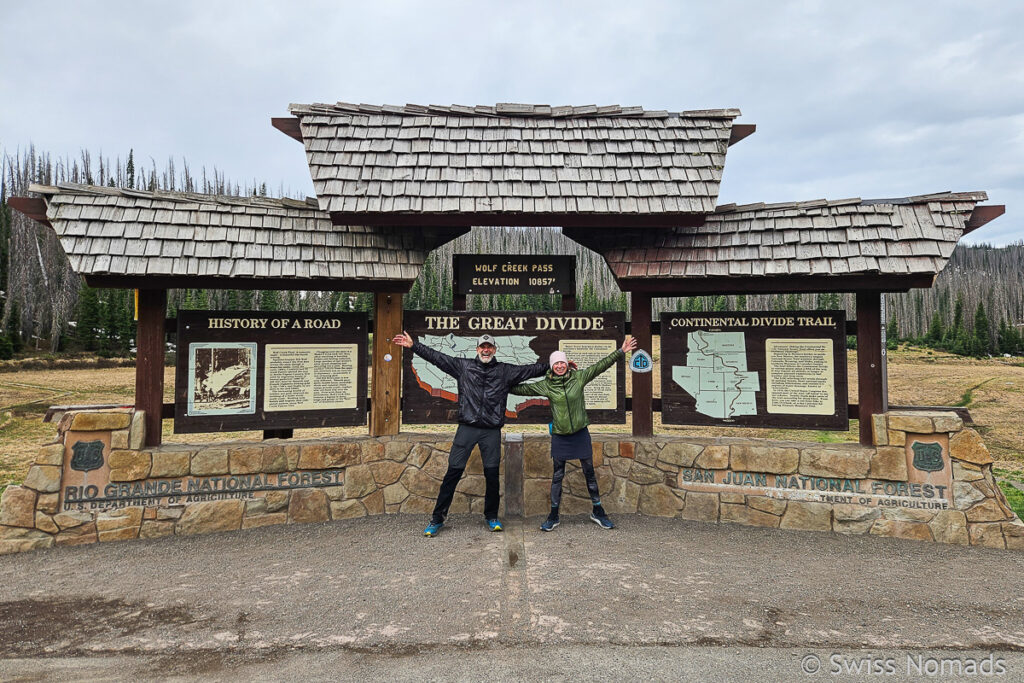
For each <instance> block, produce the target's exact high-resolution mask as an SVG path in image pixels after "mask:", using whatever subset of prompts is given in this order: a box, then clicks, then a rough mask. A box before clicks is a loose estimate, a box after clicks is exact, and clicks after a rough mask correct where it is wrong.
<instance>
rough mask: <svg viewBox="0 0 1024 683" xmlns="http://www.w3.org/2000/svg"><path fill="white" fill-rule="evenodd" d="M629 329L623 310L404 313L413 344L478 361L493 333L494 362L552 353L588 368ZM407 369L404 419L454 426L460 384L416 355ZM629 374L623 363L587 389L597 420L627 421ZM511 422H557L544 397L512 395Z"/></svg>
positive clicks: (522, 361) (540, 358)
mask: <svg viewBox="0 0 1024 683" xmlns="http://www.w3.org/2000/svg"><path fill="white" fill-rule="evenodd" d="M625 329H626V317H625V314H624V313H596V312H585V313H578V312H572V313H570V312H559V311H551V312H544V313H535V312H524V311H500V312H487V313H483V312H474V313H468V312H461V311H457V312H452V313H449V312H437V311H433V312H432V311H406V312H405V330H406V331H408V332H409V334H410V335H412V338H413V339H414V340H415V341H418V342H421V343H422V344H425V345H426V346H429V347H431V348H433V349H435V350H437V351H440V352H442V353H446V354H448V355H449V356H457V357H463V358H473V357H475V356H476V344H477V339H478V337H479V336H480V335H482V334H490V335H492V336H493V337H494V339H495V341H496V342H497V347H498V350H497V353H495V356H494V357H495V359H496V360H498V361H501V362H503V363H511V364H513V365H532V364H534V363H546V362H547V360H548V357H549V356H550V355H551V352H552V351H557V350H562V351H565V353H566V355H567V356H568V357H569V360H572V361H575V362H576V363H577V364H578V365H579V367H580V368H585V367H587V366H589V365H591V364H592V363H595V362H596V361H598V360H600V359H601V358H604V357H605V356H607V355H608V354H609V353H611V352H612V351H614V350H615V349H617V348H619V347H620V346H622V340H623V339H624V338H625ZM395 348H396V349H400V347H395ZM403 364H404V365H403V376H404V379H403V385H402V389H403V391H402V422H404V423H405V424H436V423H452V424H454V423H455V422H456V421H457V419H458V404H457V401H458V384H457V382H456V381H455V379H454V378H452V377H451V376H449V375H447V374H445V373H443V372H441V371H440V370H439V369H438V368H436V367H435V366H433V365H431V364H430V363H428V362H427V361H426V360H424V359H423V358H420V357H419V356H417V355H415V354H414V353H413V352H412V351H411V350H405V354H404V360H403ZM625 372H626V371H625V363H624V362H619V363H618V364H617V365H615V366H612V367H611V368H609V369H608V370H606V371H605V372H604V373H602V374H601V375H600V376H599V377H598V378H597V379H596V380H594V381H593V382H591V383H590V384H588V385H587V389H586V394H585V395H586V399H587V415H588V416H589V418H590V421H591V422H593V423H595V424H597V423H601V424H624V423H625V422H626V374H625ZM505 417H506V419H507V420H508V421H509V422H511V423H516V422H518V423H522V424H544V423H547V422H550V421H551V409H550V407H549V406H548V401H547V399H545V398H540V397H531V396H513V395H511V394H510V395H509V397H508V402H507V403H506V410H505Z"/></svg>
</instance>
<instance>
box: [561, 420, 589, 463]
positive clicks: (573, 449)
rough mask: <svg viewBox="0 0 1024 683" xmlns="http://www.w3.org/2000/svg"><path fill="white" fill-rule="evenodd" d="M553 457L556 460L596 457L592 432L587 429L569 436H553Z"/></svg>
mask: <svg viewBox="0 0 1024 683" xmlns="http://www.w3.org/2000/svg"><path fill="white" fill-rule="evenodd" d="M551 457H552V458H553V459H554V460H581V459H584V458H592V457H594V450H593V448H592V446H591V442H590V430H588V429H587V428H586V427H584V428H583V429H581V430H580V431H578V432H576V433H575V434H569V435H568V436H562V435H561V434H552V435H551Z"/></svg>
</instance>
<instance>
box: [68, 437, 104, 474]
mask: <svg viewBox="0 0 1024 683" xmlns="http://www.w3.org/2000/svg"><path fill="white" fill-rule="evenodd" d="M101 467H103V442H102V441H79V442H78V443H76V444H75V445H74V446H72V447H71V469H73V470H75V471H77V472H91V471H92V470H98V469H99V468H101Z"/></svg>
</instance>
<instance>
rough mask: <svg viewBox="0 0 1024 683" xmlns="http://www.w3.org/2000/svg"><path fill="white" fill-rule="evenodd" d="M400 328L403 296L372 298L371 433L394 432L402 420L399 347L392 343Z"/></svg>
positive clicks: (400, 351)
mask: <svg viewBox="0 0 1024 683" xmlns="http://www.w3.org/2000/svg"><path fill="white" fill-rule="evenodd" d="M401 331H402V295H401V294H398V293H391V294H387V293H378V294H377V295H376V296H375V297H374V300H373V355H372V356H371V358H372V359H373V360H372V364H373V367H372V375H371V377H372V378H373V388H372V396H373V403H372V404H371V405H370V436H385V435H389V434H397V433H398V430H399V428H400V426H401V423H402V404H401V392H402V349H401V348H400V347H396V346H394V345H392V344H391V340H392V339H393V338H394V336H395V335H396V334H399V333H401ZM385 356H390V358H391V360H390V361H388V360H385V359H384V357H385Z"/></svg>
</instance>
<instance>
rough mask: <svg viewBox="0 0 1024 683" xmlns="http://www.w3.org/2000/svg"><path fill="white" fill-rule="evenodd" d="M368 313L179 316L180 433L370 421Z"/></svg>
mask: <svg viewBox="0 0 1024 683" xmlns="http://www.w3.org/2000/svg"><path fill="white" fill-rule="evenodd" d="M366 338H367V322H366V314H365V313H312V312H308V313H307V312H294V313H269V312H267V311H178V362H177V370H176V379H175V401H174V431H175V432H212V431H230V430H237V429H289V428H293V427H337V426H341V425H360V424H365V423H366Z"/></svg>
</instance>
